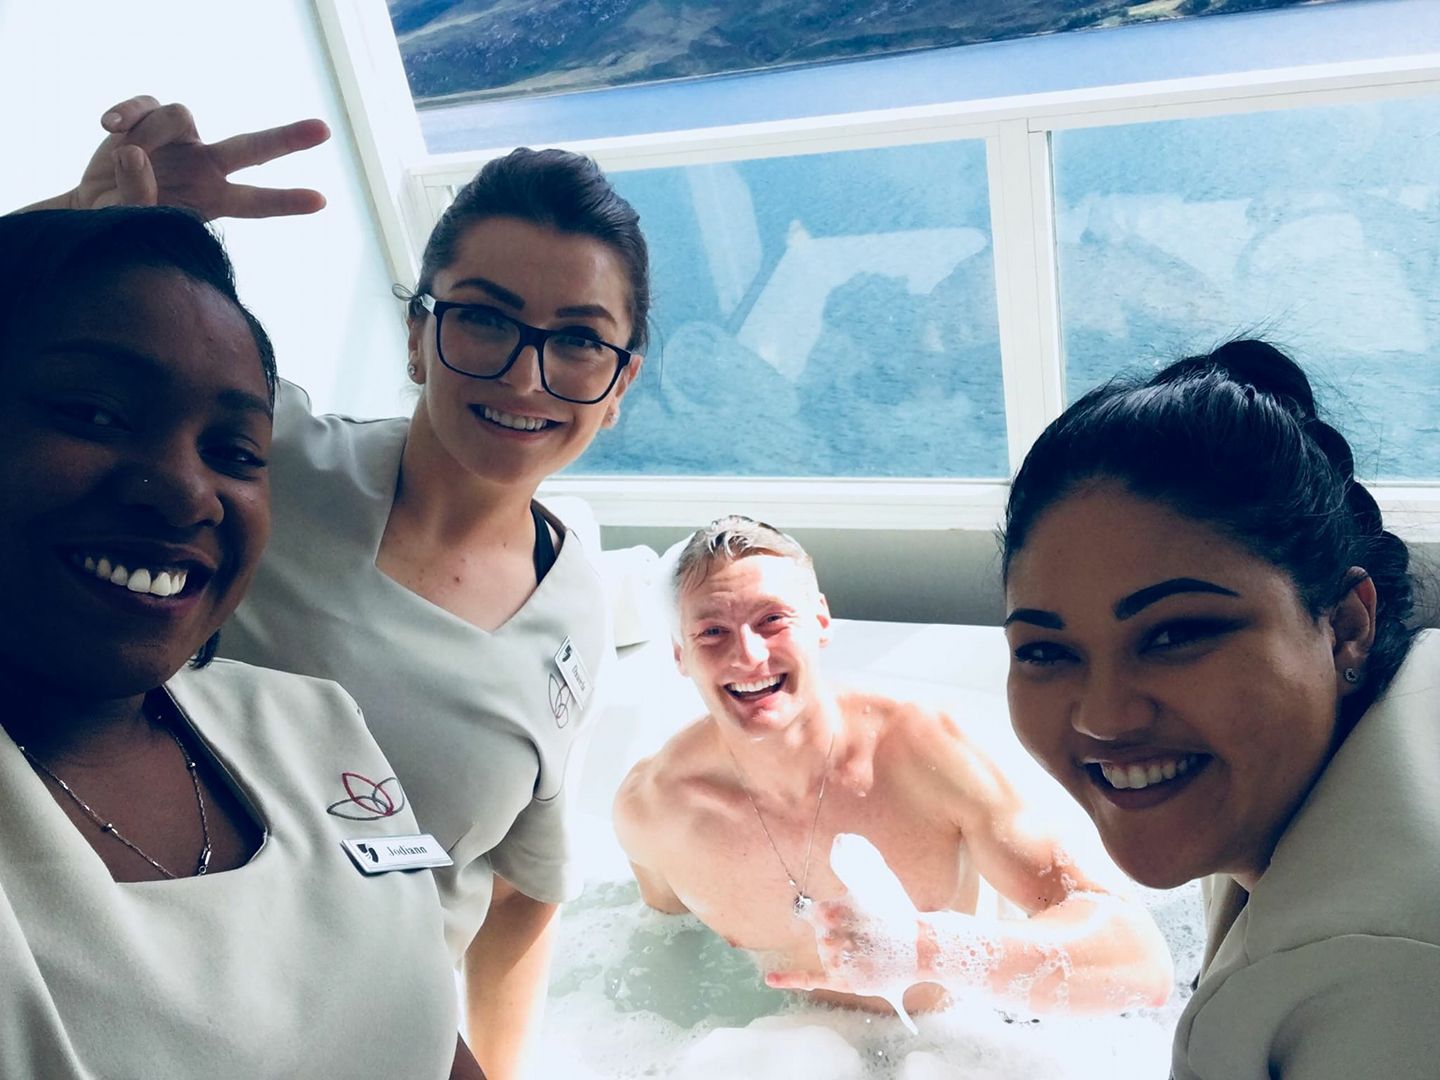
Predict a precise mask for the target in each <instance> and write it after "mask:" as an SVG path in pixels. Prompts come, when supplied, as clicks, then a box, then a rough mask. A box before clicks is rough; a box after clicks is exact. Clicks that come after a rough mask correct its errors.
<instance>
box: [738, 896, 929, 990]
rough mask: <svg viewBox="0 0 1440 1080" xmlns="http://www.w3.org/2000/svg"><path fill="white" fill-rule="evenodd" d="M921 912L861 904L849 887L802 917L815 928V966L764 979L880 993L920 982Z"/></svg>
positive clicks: (791, 986)
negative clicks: (817, 956)
mask: <svg viewBox="0 0 1440 1080" xmlns="http://www.w3.org/2000/svg"><path fill="white" fill-rule="evenodd" d="M920 918H921V916H920V914H919V913H918V912H917V911H916V910H915V908H914V906H913V905H912V906H910V909H909V911H908V912H906V911H903V910H902V911H893V910H891V911H884V912H877V911H873V910H869V909H866V908H863V907H860V906H859V905H858V904H857V903H856V900H855V897H854V896H853V894H851V893H845V894H844V895H843V896H840V897H838V898H836V899H834V900H822V901H819V902H817V903H816V904H815V905H814V906H813V907H812V908H811V909H810V910H809V911H808V912H806V913H805V919H806V921H807V922H809V923H810V925H811V926H812V927H814V929H815V948H816V951H817V952H818V953H819V954H820V967H821V969H822V970H820V971H793V972H789V971H775V972H771V973H770V974H768V975H766V976H765V982H766V983H767V984H768V985H770V986H773V987H775V988H776V989H777V990H834V991H837V992H840V993H846V994H861V995H871V996H884V995H885V994H887V993H893V992H895V991H896V990H898V991H900V992H901V993H903V992H904V990H905V989H906V988H907V987H909V986H912V985H913V984H915V983H917V982H923V981H924V976H923V975H922V974H921V970H920V949H919V943H920V939H921V926H920V922H919V920H920Z"/></svg>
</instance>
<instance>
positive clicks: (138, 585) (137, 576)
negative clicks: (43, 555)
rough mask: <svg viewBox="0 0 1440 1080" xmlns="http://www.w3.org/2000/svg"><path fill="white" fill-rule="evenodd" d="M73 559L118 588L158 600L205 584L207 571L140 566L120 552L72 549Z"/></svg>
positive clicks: (80, 568) (86, 572) (79, 567)
mask: <svg viewBox="0 0 1440 1080" xmlns="http://www.w3.org/2000/svg"><path fill="white" fill-rule="evenodd" d="M69 560H70V563H71V565H72V566H74V567H75V568H76V569H77V570H78V571H80V573H81V574H83V575H85V576H88V577H90V578H93V579H94V580H95V581H98V582H101V583H108V584H110V585H111V586H112V587H114V588H116V589H123V590H125V591H126V592H130V593H134V594H136V595H137V596H145V597H147V598H152V599H158V600H176V599H179V598H180V597H181V596H182V595H185V594H186V593H187V589H188V591H189V592H191V593H193V592H196V591H198V590H199V589H200V588H202V587H203V580H202V579H204V578H208V577H209V574H208V573H206V572H205V571H203V570H201V571H196V572H192V570H191V569H189V568H187V567H183V566H140V565H137V564H136V563H135V562H134V561H130V562H129V563H128V564H127V562H126V560H124V559H123V558H122V557H120V556H112V555H105V554H101V553H100V552H94V553H84V552H72V553H71V554H70V555H69Z"/></svg>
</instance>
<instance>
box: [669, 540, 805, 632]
mask: <svg viewBox="0 0 1440 1080" xmlns="http://www.w3.org/2000/svg"><path fill="white" fill-rule="evenodd" d="M752 555H774V556H777V557H779V558H782V559H790V560H792V561H793V562H796V563H798V564H799V565H801V566H803V567H805V568H806V569H807V570H809V571H810V574H811V576H812V577H813V576H814V574H815V563H814V561H813V560H812V559H811V558H810V554H809V553H808V552H807V551H806V550H805V549H804V548H803V547H801V546H800V542H799V541H798V540H796V539H795V538H794V537H793V536H790V535H789V534H788V533H783V532H781V531H780V530H779V529H777V528H775V526H773V525H767V524H766V523H765V522H763V521H756V520H755V519H754V518H748V517H745V516H743V515H741V514H727V515H726V516H725V517H722V518H716V519H715V520H714V521H712V522H711V523H710V524H709V525H706V526H705V527H704V528H703V529H696V530H695V532H694V533H692V534H691V536H690V539H689V540H688V541H687V542H686V544H685V546H684V548H682V549H681V551H680V555H679V557H678V558H677V559H676V560H675V568H674V571H673V572H672V573H671V575H670V601H671V603H670V610H671V611H672V613H673V614H674V622H675V623H676V624H678V622H679V614H680V598H681V596H683V595H684V594H685V590H686V589H689V588H692V587H694V586H696V585H698V584H700V583H701V582H702V581H704V580H705V579H706V578H707V577H709V576H710V572H711V571H712V570H713V569H714V568H715V566H716V564H717V563H732V562H736V561H737V560H740V559H748V558H749V557H750V556H752ZM816 592H817V593H818V592H819V584H818V582H817V584H816Z"/></svg>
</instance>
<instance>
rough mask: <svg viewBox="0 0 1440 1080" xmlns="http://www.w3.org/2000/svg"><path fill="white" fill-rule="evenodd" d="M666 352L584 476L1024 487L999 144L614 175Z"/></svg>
mask: <svg viewBox="0 0 1440 1080" xmlns="http://www.w3.org/2000/svg"><path fill="white" fill-rule="evenodd" d="M612 179H613V180H614V182H615V185H616V187H617V188H619V190H620V191H621V193H622V194H623V195H625V197H626V198H628V199H630V200H631V201H632V202H633V203H634V204H635V207H636V209H638V210H639V212H640V219H641V223H642V225H643V227H644V229H645V234H646V236H647V237H648V239H649V241H650V244H651V254H652V261H653V262H652V265H653V274H654V281H655V309H654V319H653V322H654V326H653V334H652V338H653V342H652V345H651V348H650V357H649V359H648V360H647V362H646V367H645V370H644V372H643V374H642V377H641V379H640V381H639V382H638V383H637V384H636V385H635V386H634V387H633V388H632V389H631V391H630V395H629V397H628V398H627V399H626V402H625V408H624V410H623V413H622V417H621V422H620V424H619V426H618V427H617V428H616V429H615V430H614V431H611V432H607V433H602V436H601V438H599V439H598V440H597V441H596V443H595V445H594V446H593V447H592V448H591V450H590V451H589V453H587V454H586V455H585V457H584V458H582V459H581V461H580V462H579V463H577V465H576V467H575V471H578V472H585V473H630V474H649V475H664V474H669V475H674V474H696V475H725V474H733V475H749V476H855V477H872V476H921V477H923V476H975V477H996V476H1001V475H1003V474H1004V473H1005V471H1006V446H1005V419H1004V405H1003V395H1002V392H1001V383H1000V351H999V344H998V339H999V334H998V329H997V325H996V316H995V281H994V278H995V275H994V265H993V259H992V253H991V249H990V210H989V205H988V201H987V192H986V176H985V148H984V144H983V143H980V142H975V141H967V142H962V143H946V144H936V145H926V146H909V147H900V148H893V149H881V150H863V151H851V152H845V153H831V154H818V155H810V156H801V157H788V158H770V159H766V160H759V161H742V162H734V163H726V164H719V165H704V166H691V167H686V168H674V169H656V170H647V171H643V172H630V173H616V174H614V175H613V177H612Z"/></svg>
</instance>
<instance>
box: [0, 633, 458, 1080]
mask: <svg viewBox="0 0 1440 1080" xmlns="http://www.w3.org/2000/svg"><path fill="white" fill-rule="evenodd" d="M167 688H168V689H169V692H170V694H171V696H172V698H173V700H174V702H175V704H176V706H177V707H178V709H179V710H180V712H181V714H183V715H184V717H185V718H186V719H187V720H188V721H189V723H190V726H191V728H192V730H193V731H194V733H195V736H196V738H197V739H198V741H199V743H200V744H202V745H203V746H204V747H205V748H206V749H208V751H209V753H210V755H211V759H212V760H213V761H214V762H216V763H217V764H218V766H219V768H220V770H221V773H222V775H223V776H224V777H225V778H226V779H227V780H228V781H229V782H230V783H231V785H232V787H233V788H234V790H235V791H236V793H237V794H238V795H239V797H240V800H241V803H242V804H243V805H246V806H247V807H248V809H249V810H250V812H251V813H252V814H253V815H254V817H255V818H256V820H257V821H258V822H259V823H260V824H261V825H262V826H263V828H264V840H263V842H262V843H261V845H260V849H259V851H258V852H257V853H256V854H255V856H254V857H253V858H252V859H251V860H250V861H249V862H248V863H247V864H246V865H244V866H242V867H239V868H238V869H235V870H227V871H224V872H222V873H215V874H210V875H207V876H205V877H192V878H181V879H179V880H176V881H145V882H129V883H119V882H116V881H115V880H114V878H112V877H111V876H110V872H109V870H107V869H106V867H105V864H104V863H103V862H102V861H101V859H100V857H99V855H97V854H96V852H95V850H94V848H92V847H91V846H90V844H89V843H88V842H87V841H86V840H85V838H84V837H83V836H81V834H80V833H79V832H78V831H77V830H76V828H75V826H74V824H73V823H72V822H71V820H70V819H69V817H67V816H66V813H65V811H64V809H63V808H61V807H60V806H59V805H58V804H57V802H56V800H55V799H54V797H53V796H52V795H51V793H50V790H49V789H48V788H47V787H46V786H45V784H44V782H43V781H42V780H41V779H40V777H39V776H38V775H36V773H35V771H34V770H33V769H32V768H31V766H30V765H29V763H28V762H27V761H26V760H25V758H24V756H23V755H22V754H21V753H20V751H19V749H18V748H17V747H16V746H15V744H14V743H13V742H12V741H11V740H10V739H9V738H8V737H7V736H6V735H5V734H4V733H3V731H0V1077H4V1078H6V1080H12V1078H13V1080H81V1078H97V1080H98V1078H103V1080H193V1078H195V1077H205V1078H206V1080H270V1078H274V1080H294V1078H297V1077H316V1078H319V1077H407V1078H408V1077H418V1078H426V1077H436V1078H438V1077H444V1076H448V1075H449V1071H450V1063H451V1060H452V1058H453V1056H454V1053H455V1031H456V998H455V988H454V981H453V978H452V976H451V973H450V963H449V957H448V955H447V953H446V951H445V948H444V944H443V941H442V938H441V913H440V906H439V901H438V898H437V896H436V890H435V883H434V881H433V879H432V877H431V872H430V871H428V870H423V871H413V872H408V873H391V874H383V875H376V876H371V877H367V876H365V875H363V874H361V873H360V871H359V870H358V869H356V867H355V865H354V864H353V863H352V862H351V861H350V858H349V856H347V855H346V854H345V852H344V851H343V850H342V848H341V846H340V841H341V840H342V839H347V838H360V837H366V836H384V835H405V834H409V833H414V832H416V831H417V829H416V825H415V820H414V817H413V815H412V814H411V813H410V811H409V809H408V808H405V807H404V806H403V802H404V792H403V789H402V788H399V787H398V786H397V785H396V784H395V783H394V782H393V781H392V782H390V783H388V784H386V783H385V781H386V779H387V778H388V777H389V776H390V771H389V765H388V764H387V763H386V761H385V758H384V755H382V754H381V753H380V750H379V748H378V747H377V746H376V745H375V741H374V739H372V738H371V737H370V735H369V733H368V732H367V731H366V730H365V725H364V723H363V722H362V720H361V719H360V716H359V713H358V712H357V710H356V708H355V703H354V702H353V701H351V700H350V698H349V697H347V696H346V695H345V694H344V693H343V692H342V691H341V690H340V689H339V688H338V687H337V686H335V685H334V684H332V683H326V682H321V681H319V680H316V679H301V678H299V677H296V676H293V675H282V674H280V673H278V672H273V671H262V670H260V669H258V668H251V667H247V666H246V665H243V664H234V663H230V662H227V661H223V660H219V661H216V662H215V663H214V664H212V665H211V666H210V667H209V668H207V669H205V670H203V671H190V670H189V669H186V670H185V671H183V672H182V673H181V674H179V675H177V676H175V678H174V679H172V680H171V681H170V682H169V683H168V684H167ZM344 773H351V774H354V775H355V776H361V777H366V778H369V780H371V781H374V782H375V783H376V784H384V785H385V787H384V797H385V799H388V802H384V803H381V802H379V801H377V800H375V799H373V798H372V799H371V800H368V801H367V806H365V807H358V806H357V804H355V803H354V802H353V800H350V799H349V795H348V794H347V791H346V785H345V781H344V778H343V775H342V774H344ZM350 786H351V788H352V789H355V790H356V793H357V794H360V795H362V796H364V795H367V794H368V795H371V796H373V795H374V794H375V791H374V788H373V786H366V787H365V788H364V790H363V791H360V790H358V788H359V786H360V785H359V784H358V783H357V782H356V781H355V780H353V779H352V780H351V784H350ZM376 807H380V809H381V810H383V809H385V808H387V807H388V809H389V810H390V811H391V812H390V813H388V814H387V815H386V816H378V814H379V812H380V811H379V810H377V809H376ZM347 808H352V809H354V810H355V812H353V813H350V815H349V816H340V813H337V811H339V812H345V811H346V810H347Z"/></svg>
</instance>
